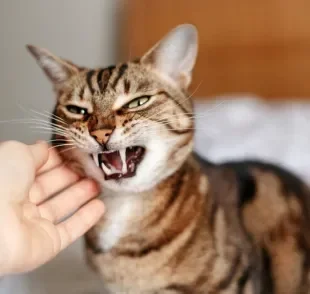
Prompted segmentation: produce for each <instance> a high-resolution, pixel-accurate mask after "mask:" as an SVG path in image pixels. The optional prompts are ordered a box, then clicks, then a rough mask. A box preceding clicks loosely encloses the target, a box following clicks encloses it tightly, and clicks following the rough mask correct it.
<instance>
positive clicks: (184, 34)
mask: <svg viewBox="0 0 310 294" xmlns="http://www.w3.org/2000/svg"><path fill="white" fill-rule="evenodd" d="M197 51H198V33H197V29H196V27H195V26H193V25H190V24H184V25H180V26H177V27H176V28H175V29H174V30H172V31H171V32H170V33H168V34H167V35H166V36H165V37H164V38H163V39H162V40H161V41H159V42H158V43H157V44H156V45H155V46H154V47H153V48H152V49H151V50H150V51H148V52H147V53H146V54H145V55H144V56H143V57H142V58H141V63H142V64H144V65H147V66H151V67H152V68H153V69H154V70H156V71H157V72H158V73H159V74H160V75H162V76H163V77H164V78H167V79H168V80H170V81H171V82H173V83H175V84H176V85H177V86H179V87H181V88H182V89H186V88H187V87H188V86H189V84H190V82H191V79H192V70H193V68H194V65H195V62H196V57H197Z"/></svg>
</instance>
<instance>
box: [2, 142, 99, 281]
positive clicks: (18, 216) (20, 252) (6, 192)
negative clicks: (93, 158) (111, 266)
mask: <svg viewBox="0 0 310 294" xmlns="http://www.w3.org/2000/svg"><path fill="white" fill-rule="evenodd" d="M0 163H1V168H0V184H1V186H0V189H1V196H0V275H3V274H10V273H18V272H24V271H29V270H32V269H34V268H36V267H38V266H40V265H42V264H43V263H45V262H47V261H49V260H50V259H52V258H53V257H54V256H55V255H57V254H58V253H59V252H60V251H61V250H63V249H64V248H66V247H67V246H68V245H70V244H71V243H72V242H73V241H75V240H76V239H77V238H78V237H80V236H81V235H83V234H84V233H85V232H86V231H87V230H88V229H90V228H91V227H92V226H93V225H94V224H95V223H96V222H97V221H98V220H99V218H100V217H101V216H102V214H103V211H104V206H103V203H102V201H100V200H99V199H92V198H94V197H95V196H96V195H97V194H98V192H99V189H98V187H97V185H96V184H95V183H94V182H93V181H92V180H89V179H79V178H78V176H77V175H76V174H75V173H74V172H72V171H71V170H69V169H68V168H66V167H65V166H64V165H62V164H61V159H60V157H59V156H58V155H57V153H56V151H54V149H50V150H49V147H48V145H47V144H46V143H44V142H40V143H37V144H34V145H30V146H28V145H25V144H22V143H19V142H15V141H10V142H4V143H2V144H0ZM68 186H70V187H68ZM65 188H66V189H65ZM59 192H60V193H59ZM56 193H58V194H57V195H56V196H55V197H52V198H51V196H53V195H55V194H56ZM85 203H87V204H85ZM84 204H85V205H84ZM82 205H84V206H82ZM75 211H76V212H75ZM73 212H75V213H74V214H73V215H71V216H70V217H69V218H67V219H66V220H63V219H64V218H65V217H68V215H69V214H70V213H73Z"/></svg>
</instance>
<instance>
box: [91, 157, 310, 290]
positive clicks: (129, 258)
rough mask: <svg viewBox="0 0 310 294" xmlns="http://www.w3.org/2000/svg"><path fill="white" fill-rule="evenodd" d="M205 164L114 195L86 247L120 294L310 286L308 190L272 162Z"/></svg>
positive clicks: (93, 263) (188, 166)
mask: <svg viewBox="0 0 310 294" xmlns="http://www.w3.org/2000/svg"><path fill="white" fill-rule="evenodd" d="M202 166H206V168H205V169H204V170H202V169H201V167H200V166H199V165H198V163H197V162H196V161H195V160H194V159H193V158H191V159H189V160H188V162H186V163H185V164H184V166H183V167H182V168H181V169H180V170H179V172H177V173H176V174H174V175H173V176H171V177H170V178H168V179H167V180H166V181H165V182H164V183H162V184H161V185H160V186H159V187H157V189H156V191H152V192H148V193H145V194H144V195H130V196H129V197H128V198H127V199H126V200H125V201H122V200H119V199H109V200H108V201H106V205H107V214H106V216H105V218H104V219H103V220H102V221H101V222H100V223H99V224H98V225H97V226H96V227H95V228H93V229H92V230H91V231H90V232H89V233H88V234H87V236H86V250H87V257H88V261H89V262H90V264H91V266H92V267H93V268H94V269H96V271H98V272H99V273H100V275H101V276H102V277H103V280H104V281H105V283H106V285H107V287H108V289H110V291H111V293H136V294H138V293H188V294H190V293H193V294H194V293H238V294H239V293H244V294H252V293H253V294H254V293H255V294H256V293H266V294H267V293H283V294H285V293H309V291H308V289H309V281H308V274H309V270H310V268H309V265H308V262H309V257H308V256H307V250H308V249H309V244H310V243H309V237H310V232H309V228H308V227H309V226H308V224H309V222H308V219H309V218H308V215H309V210H308V209H309V203H307V202H309V199H310V194H309V191H308V189H307V187H306V186H305V185H304V184H303V183H302V182H301V181H299V180H298V179H297V178H296V177H295V176H293V175H291V174H289V173H288V172H286V171H285V170H282V169H280V168H278V167H274V166H272V165H269V164H263V163H256V162H244V163H242V162H240V163H227V164H223V165H211V164H207V165H206V164H205V163H204V162H203V163H202ZM107 197H111V196H107ZM112 197H115V195H113V196H112ZM307 199H308V200H307ZM113 202H114V203H113ZM113 206H114V207H113ZM112 207H113V208H112ZM109 208H112V209H111V210H110V213H109ZM302 228H303V229H302ZM111 230H112V231H111ZM120 230H121V231H122V232H121V234H118V233H119V232H120ZM107 231H111V232H110V233H107ZM307 236H308V237H307ZM111 242H112V243H113V245H112V244H111ZM107 244H108V246H107Z"/></svg>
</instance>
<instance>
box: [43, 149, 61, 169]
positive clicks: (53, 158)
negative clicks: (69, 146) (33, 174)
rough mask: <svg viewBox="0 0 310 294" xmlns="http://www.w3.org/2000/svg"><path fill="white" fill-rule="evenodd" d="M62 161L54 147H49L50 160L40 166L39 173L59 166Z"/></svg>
mask: <svg viewBox="0 0 310 294" xmlns="http://www.w3.org/2000/svg"><path fill="white" fill-rule="evenodd" d="M61 163H62V159H61V158H60V156H59V154H58V153H57V151H56V150H55V148H53V149H49V151H48V160H47V161H46V163H45V164H44V165H43V166H42V167H41V168H40V170H39V173H40V174H41V173H44V172H47V171H49V170H51V169H53V168H55V167H57V166H59V165H60V164H61Z"/></svg>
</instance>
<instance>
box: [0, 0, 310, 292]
mask: <svg viewBox="0 0 310 294" xmlns="http://www.w3.org/2000/svg"><path fill="white" fill-rule="evenodd" d="M309 14H310V1H306V0H294V1H292V0H261V1H255V0H235V1H230V0H190V1H189V0H156V1H155V0H153V1H151V0H149V1H147V0H127V1H126V0H89V1H86V0H65V1H63V0H53V1H44V0H27V1H25V0H1V2H0V38H1V46H0V97H1V98H0V99H1V106H0V121H1V122H0V141H3V140H7V139H15V140H21V141H23V142H26V143H31V142H33V141H34V140H36V139H39V138H40V139H48V138H49V137H50V135H49V134H48V133H39V132H38V130H35V129H33V128H30V126H29V125H26V124H24V123H20V122H19V123H18V122H12V121H11V120H20V119H28V118H31V117H38V115H37V114H36V113H35V112H41V113H43V112H45V111H52V109H53V106H54V104H55V100H54V95H53V92H52V87H51V84H50V83H49V81H48V80H47V78H46V77H45V76H44V75H43V73H42V71H41V69H40V68H39V67H38V66H37V64H36V63H35V61H34V59H33V58H32V57H31V56H30V55H29V53H28V52H27V50H26V49H25V45H26V44H34V45H37V46H41V47H45V48H48V49H49V50H50V51H52V52H53V53H55V54H56V55H59V56H62V57H64V58H66V59H69V60H72V61H73V62H76V63H78V64H80V65H84V66H88V67H92V66H96V67H97V66H108V65H110V64H113V63H115V62H118V61H124V60H128V59H133V58H135V57H137V56H140V55H141V54H143V53H144V52H145V51H146V50H147V49H149V48H150V47H151V46H152V45H153V44H154V43H156V42H157V41H158V40H159V39H160V38H162V37H163V35H165V34H166V33H167V32H168V31H169V30H171V29H172V28H173V27H174V26H176V25H178V24H181V23H193V24H195V25H196V26H197V28H198V30H199V35H200V44H199V56H198V61H197V66H196V68H195V70H194V78H193V84H192V86H191V89H190V95H191V96H192V98H193V100H194V105H195V108H196V122H197V127H196V129H197V130H196V147H195V148H196V150H197V151H198V152H200V153H201V154H202V155H203V156H206V157H209V158H210V159H212V160H214V161H222V160H225V159H234V158H238V159H239V158H246V157H256V158H260V159H263V160H270V161H273V162H276V163H278V164H280V165H283V166H285V167H288V168H290V169H291V170H293V171H294V172H295V173H297V174H299V175H300V176H301V177H303V178H304V179H305V180H306V181H307V182H310V153H309V147H310V134H309V129H310V128H309V127H310V119H309V118H310V104H309V98H310V83H309V81H308V79H309V78H310V17H309ZM41 118H42V116H41ZM8 121H11V122H8ZM82 247H83V245H82V242H81V241H78V242H76V244H74V245H73V246H71V247H70V248H68V250H66V251H65V252H63V253H62V254H60V256H58V257H57V258H56V259H55V260H53V261H52V262H50V263H49V264H47V265H45V266H43V267H42V268H40V269H38V270H37V271H35V272H33V273H30V274H26V275H19V276H14V277H6V278H3V279H2V280H1V281H0V294H6V293H14V294H19V293H21V294H28V293H29V294H45V293H53V294H54V293H55V292H58V293H66V294H70V293H72V294H73V293H74V294H77V293H88V294H91V293H92V294H94V293H102V292H101V290H100V289H102V285H100V282H98V280H97V278H96V276H94V275H93V274H92V273H91V272H90V271H89V270H88V268H87V267H86V266H85V262H84V260H83V255H82Z"/></svg>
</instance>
